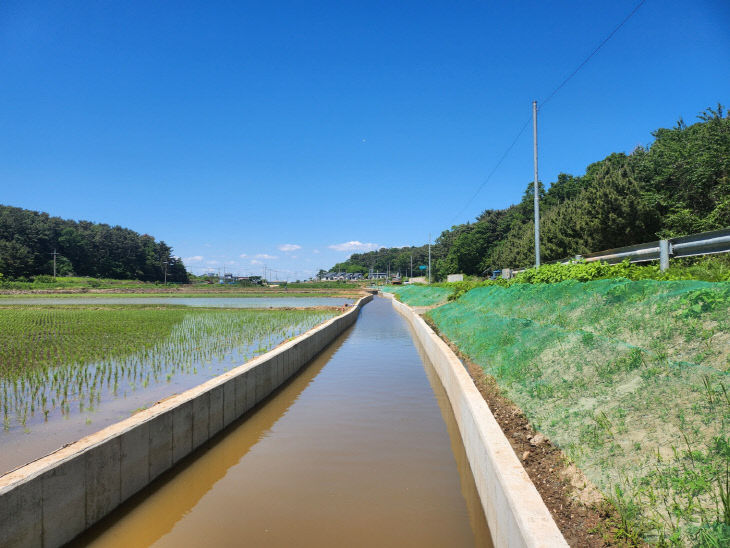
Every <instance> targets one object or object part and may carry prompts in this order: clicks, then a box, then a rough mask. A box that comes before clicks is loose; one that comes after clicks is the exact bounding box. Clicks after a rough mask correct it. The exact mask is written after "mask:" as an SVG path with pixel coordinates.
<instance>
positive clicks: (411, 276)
mask: <svg viewBox="0 0 730 548" xmlns="http://www.w3.org/2000/svg"><path fill="white" fill-rule="evenodd" d="M409 278H413V253H411V275H410V276H409Z"/></svg>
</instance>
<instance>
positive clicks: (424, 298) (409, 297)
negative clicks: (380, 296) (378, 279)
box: [380, 285, 453, 306]
mask: <svg viewBox="0 0 730 548" xmlns="http://www.w3.org/2000/svg"><path fill="white" fill-rule="evenodd" d="M380 290H381V291H385V292H387V293H393V294H394V295H398V298H399V299H400V300H401V302H404V303H406V304H407V305H409V306H433V305H435V304H441V303H445V302H446V301H447V300H448V298H449V295H451V294H452V293H453V290H452V289H451V288H447V287H434V286H428V285H386V286H383V287H381V288H380Z"/></svg>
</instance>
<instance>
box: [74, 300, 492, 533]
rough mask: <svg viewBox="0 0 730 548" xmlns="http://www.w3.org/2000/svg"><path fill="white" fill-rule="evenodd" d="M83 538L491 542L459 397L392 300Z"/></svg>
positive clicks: (372, 308)
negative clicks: (455, 408)
mask: <svg viewBox="0 0 730 548" xmlns="http://www.w3.org/2000/svg"><path fill="white" fill-rule="evenodd" d="M76 544H77V545H79V546H86V545H91V546H104V547H110V546H119V547H128V546H170V547H173V546H174V547H178V546H257V547H258V546H317V547H322V546H398V547H403V546H419V547H423V546H449V547H452V546H489V545H490V541H489V532H488V530H487V527H486V522H485V519H484V515H483V513H482V510H481V504H480V502H479V498H478V495H477V493H476V488H475V486H474V482H473V480H472V478H471V472H470V470H469V464H468V461H467V460H466V456H465V454H464V450H463V447H462V445H461V439H460V437H459V433H458V429H457V427H456V424H455V422H454V419H453V416H452V414H451V408H450V406H449V403H448V400H447V399H446V396H445V394H444V391H443V388H442V387H441V385H440V384H439V382H438V379H437V377H436V374H435V372H434V371H433V368H432V366H431V365H430V363H428V361H427V359H426V358H425V356H423V355H422V353H421V352H420V350H419V349H418V348H417V347H416V345H415V344H414V341H413V339H412V338H411V335H410V332H409V327H408V325H407V323H406V322H405V320H403V319H402V318H401V317H400V316H399V315H398V314H397V313H396V312H395V311H394V310H393V308H392V305H391V303H390V302H389V301H387V300H385V299H382V298H376V299H374V300H373V302H371V303H370V304H368V305H366V306H365V307H364V309H363V310H362V312H361V317H360V319H359V320H358V321H357V322H356V324H355V325H354V327H352V328H351V329H349V330H348V331H347V332H346V333H344V334H343V335H341V336H340V337H339V338H338V340H336V341H335V342H334V343H333V344H332V345H330V347H329V348H328V349H327V350H326V351H324V352H323V353H322V354H321V355H320V356H318V357H317V358H315V359H314V360H313V361H312V363H311V364H310V365H309V366H308V367H307V368H306V369H304V370H303V371H302V372H301V373H300V374H299V375H298V376H297V377H296V378H295V379H293V380H292V381H291V382H290V383H288V384H287V385H286V386H284V387H283V388H282V389H281V390H279V391H278V392H277V393H276V394H274V395H273V396H272V397H271V398H269V400H267V401H266V402H264V403H263V404H261V405H259V406H258V407H257V408H256V409H254V410H252V411H251V412H249V414H248V415H246V416H245V417H244V418H243V420H240V421H238V422H237V423H235V424H233V425H232V426H231V427H229V429H228V430H226V431H225V432H224V433H223V435H220V436H218V437H217V438H216V439H215V440H213V441H212V442H209V443H208V444H207V445H206V446H204V448H202V450H199V451H198V452H197V453H195V454H194V455H191V457H189V458H188V459H186V460H185V461H183V462H182V463H181V465H180V466H178V467H177V468H176V469H175V470H173V471H171V472H170V473H168V474H166V475H165V476H163V477H162V478H160V479H159V480H158V481H156V482H155V483H154V484H152V485H151V486H150V487H148V488H147V489H146V490H144V491H143V492H142V493H140V494H138V495H137V496H136V497H134V498H133V499H132V500H130V501H128V502H127V503H125V505H123V506H122V507H121V508H120V509H119V510H118V511H116V512H115V513H114V514H113V515H112V516H110V517H108V518H107V519H106V520H104V521H103V522H102V523H100V524H99V525H98V526H96V527H95V528H93V529H92V530H90V531H88V532H87V533H85V535H83V536H82V537H81V538H79V539H77V542H76Z"/></svg>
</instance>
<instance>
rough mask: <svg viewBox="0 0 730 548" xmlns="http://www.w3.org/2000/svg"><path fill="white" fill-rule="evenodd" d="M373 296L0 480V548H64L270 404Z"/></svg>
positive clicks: (362, 299) (364, 298) (349, 324)
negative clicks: (264, 403) (262, 404)
mask: <svg viewBox="0 0 730 548" xmlns="http://www.w3.org/2000/svg"><path fill="white" fill-rule="evenodd" d="M372 298H373V296H372V295H368V296H366V297H363V298H361V299H360V300H359V301H357V303H355V304H354V305H353V306H352V307H351V308H350V309H349V310H347V311H346V312H344V313H343V314H341V315H340V316H337V317H335V318H332V319H330V320H328V321H326V322H325V323H323V324H322V325H320V326H317V327H315V328H313V329H311V330H309V331H307V332H306V333H304V334H302V335H300V336H298V337H296V338H295V339H293V340H291V341H289V342H287V343H284V344H282V345H280V346H278V347H277V348H275V349H274V350H272V351H270V352H267V353H266V354H262V355H261V356H258V357H257V358H254V359H253V360H251V361H249V362H247V363H245V364H244V365H241V366H239V367H237V368H235V369H232V370H231V371H228V372H226V373H224V374H223V375H220V376H218V377H216V378H214V379H211V380H209V381H207V382H205V383H203V384H201V385H200V386H197V387H195V388H193V389H190V390H187V391H185V392H183V393H182V394H177V395H175V396H171V397H169V398H167V399H165V400H163V401H161V402H158V403H157V404H155V405H154V406H152V407H150V408H149V409H145V410H143V411H140V412H139V413H136V414H135V415H133V416H132V417H130V418H128V419H125V420H123V421H121V422H118V423H116V424H113V425H111V426H109V427H107V428H105V429H103V430H100V431H99V432H96V433H95V434H92V435H90V436H87V437H85V438H83V439H81V440H79V441H77V442H75V443H72V444H70V445H67V446H65V447H63V448H61V449H59V450H57V451H55V452H53V453H51V454H50V455H47V456H45V457H43V458H40V459H38V460H36V461H33V462H31V463H29V464H26V465H25V466H22V467H20V468H17V469H15V470H13V471H11V472H8V473H7V474H5V475H3V476H1V477H0V546H2V547H4V548H10V547H26V546H42V547H44V548H46V547H56V546H61V545H63V544H65V543H66V542H68V541H70V540H72V539H73V538H74V537H75V536H77V535H78V534H79V533H81V532H82V531H84V530H85V529H86V528H88V527H90V526H91V525H93V524H94V523H96V522H97V521H99V520H100V519H102V518H103V517H104V516H106V515H107V514H108V513H109V512H111V511H112V510H113V509H114V508H116V507H117V506H119V505H120V504H121V503H122V502H124V501H125V500H126V499H128V498H129V497H131V496H132V495H133V494H135V493H136V492H138V491H139V490H140V489H142V488H144V487H145V486H147V485H148V484H149V483H151V482H152V481H154V480H155V479H156V478H157V477H158V476H160V475H161V474H162V473H164V472H165V471H167V470H169V469H170V468H172V467H173V466H174V465H175V464H176V463H177V462H178V461H180V460H181V459H182V458H184V457H185V456H187V455H189V454H190V453H192V452H193V451H195V449H197V448H198V447H200V446H201V445H202V444H204V443H205V442H206V441H207V440H209V439H210V438H212V437H213V436H215V435H216V434H217V433H219V432H220V431H221V430H223V429H224V428H226V427H227V426H228V425H229V424H231V423H232V422H233V421H234V420H236V419H237V418H239V417H240V416H242V415H243V414H244V413H246V412H247V411H248V410H249V409H251V408H252V407H254V406H255V405H256V404H257V403H259V402H260V401H262V400H263V399H264V398H266V397H267V396H269V394H271V393H272V392H273V391H274V390H276V389H277V388H278V387H279V386H280V385H281V384H283V383H284V382H285V381H286V380H287V379H288V378H289V377H291V376H292V375H293V374H295V373H296V372H297V371H298V370H299V369H300V368H301V367H302V366H303V365H305V364H306V363H308V362H309V361H310V360H311V359H312V358H313V357H314V356H315V355H316V354H318V353H319V352H321V351H322V350H323V349H324V348H325V347H326V346H327V345H328V344H329V343H331V342H332V341H333V340H334V339H335V338H336V337H337V336H338V335H340V334H341V333H342V332H343V331H344V330H345V329H347V328H348V327H350V326H351V325H352V324H353V323H354V322H355V320H356V319H357V316H358V314H359V311H360V308H361V307H362V306H363V305H364V304H366V303H367V302H369V301H371V300H372Z"/></svg>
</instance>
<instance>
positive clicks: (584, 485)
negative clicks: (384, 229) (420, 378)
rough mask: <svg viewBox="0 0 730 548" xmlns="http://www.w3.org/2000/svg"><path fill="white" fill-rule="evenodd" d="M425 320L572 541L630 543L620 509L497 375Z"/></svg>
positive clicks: (579, 543) (587, 544) (601, 544)
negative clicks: (624, 533) (538, 425)
mask: <svg viewBox="0 0 730 548" xmlns="http://www.w3.org/2000/svg"><path fill="white" fill-rule="evenodd" d="M424 319H425V320H426V321H427V322H428V324H429V325H430V326H431V328H432V329H433V330H434V331H435V332H436V333H438V334H439V336H440V337H441V338H442V339H443V340H444V341H445V342H446V343H447V344H448V345H449V347H450V348H451V349H452V350H453V351H454V353H455V354H456V355H457V356H459V358H460V359H461V361H462V362H463V363H464V365H465V366H466V368H467V370H468V371H469V375H471V378H472V380H473V381H474V385H475V386H476V387H477V389H478V390H479V392H480V393H481V395H482V396H483V397H484V400H485V401H486V402H487V405H489V409H490V410H491V411H492V414H493V415H494V418H495V419H497V422H498V423H499V425H500V427H501V428H502V431H503V432H504V433H505V435H506V436H507V439H508V440H509V442H510V444H511V445H512V449H514V451H515V454H516V455H517V457H518V458H519V459H520V461H521V462H522V465H523V466H524V468H525V471H526V472H527V474H528V475H529V476H530V479H531V480H532V482H533V483H534V484H535V487H536V488H537V491H538V492H539V493H540V496H541V497H542V499H543V500H544V501H545V505H546V506H547V507H548V510H550V513H551V514H552V516H553V519H554V520H555V523H557V525H558V528H559V529H560V532H561V533H563V536H564V537H565V540H566V541H567V542H568V544H569V545H570V546H574V547H580V548H583V547H586V548H593V547H605V546H631V544H630V543H628V542H627V541H625V540H623V539H622V538H620V537H621V535H620V530H621V528H620V518H619V517H618V513H617V512H616V510H615V508H613V506H611V505H610V504H609V503H608V502H607V501H605V500H604V498H603V496H602V495H601V493H600V492H599V491H598V490H597V489H596V488H595V487H594V486H593V485H592V484H591V483H590V481H589V480H588V479H587V478H585V476H584V475H583V474H582V472H581V471H580V470H579V469H578V468H576V466H575V465H574V464H572V463H570V461H569V459H568V458H567V457H566V456H565V455H564V454H563V452H562V451H561V450H560V449H558V448H557V447H555V446H554V445H553V444H552V443H551V442H550V440H549V439H548V438H547V437H545V436H544V435H543V434H541V433H539V432H537V431H536V430H534V429H533V428H532V426H531V425H530V423H529V422H528V421H527V418H526V417H525V415H524V413H523V412H522V410H520V409H519V408H518V407H517V406H516V405H515V404H514V403H512V402H511V401H510V400H509V399H507V398H506V397H505V396H504V395H502V394H501V393H500V390H499V387H498V386H497V383H496V381H495V379H494V378H493V377H491V376H489V375H486V374H485V373H484V371H483V370H482V368H481V367H480V366H479V365H477V364H476V363H474V362H472V361H471V360H470V359H469V358H468V357H467V356H465V355H463V354H462V353H461V352H460V351H459V349H458V348H457V347H456V346H455V345H454V344H453V343H451V341H449V340H448V339H447V338H446V337H444V336H443V335H442V334H441V333H440V332H439V330H438V328H437V327H436V326H435V325H434V324H433V323H432V322H431V321H430V320H429V319H428V318H424Z"/></svg>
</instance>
